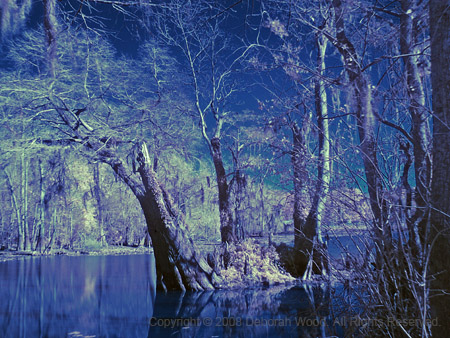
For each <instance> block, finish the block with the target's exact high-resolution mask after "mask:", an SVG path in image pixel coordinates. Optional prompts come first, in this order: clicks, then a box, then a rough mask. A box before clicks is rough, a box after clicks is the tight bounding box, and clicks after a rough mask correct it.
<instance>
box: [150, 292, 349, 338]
mask: <svg viewBox="0 0 450 338" xmlns="http://www.w3.org/2000/svg"><path fill="white" fill-rule="evenodd" d="M330 306H331V304H330V293H329V290H328V289H327V288H321V287H315V288H312V287H307V286H301V285H296V286H291V287H289V288H287V287H286V286H277V287H271V288H266V289H246V290H232V291H225V290H221V291H211V292H200V293H199V292H186V293H180V292H172V293H167V294H163V293H161V294H160V293H158V294H157V296H156V302H155V306H154V308H155V312H154V315H153V316H154V317H153V318H152V320H151V321H150V329H149V333H148V337H169V336H170V337H245V338H250V337H281V336H283V337H284V336H286V337H296V336H298V337H329V336H330V335H334V336H336V335H338V334H339V332H338V331H339V329H340V328H339V327H338V326H336V325H333V318H331V317H330V313H331V312H330ZM165 326H166V327H165Z"/></svg>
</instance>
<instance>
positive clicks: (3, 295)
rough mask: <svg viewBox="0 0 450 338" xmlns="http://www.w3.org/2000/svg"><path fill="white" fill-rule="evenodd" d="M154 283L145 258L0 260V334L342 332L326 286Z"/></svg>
mask: <svg viewBox="0 0 450 338" xmlns="http://www.w3.org/2000/svg"><path fill="white" fill-rule="evenodd" d="M155 282H156V278H155V269H154V259H153V257H152V256H151V255H137V256H84V257H83V256H82V257H67V256H59V257H43V258H25V259H18V260H13V261H8V262H1V263H0V286H1V287H0V299H1V301H0V337H13V338H16V337H88V336H95V337H130V338H131V337H146V336H148V337H169V336H170V337H212V336H218V337H245V338H250V337H280V336H287V337H308V336H311V337H329V336H344V334H343V333H342V332H340V331H339V330H340V328H339V326H337V325H333V316H337V315H339V311H341V310H342V311H347V309H345V308H343V309H341V310H339V311H337V309H338V307H336V292H335V293H334V294H333V301H332V302H331V301H330V300H331V299H332V298H331V296H330V291H329V289H327V288H321V287H315V288H313V287H306V286H302V285H294V286H290V287H286V286H273V287H270V288H265V289H243V290H231V291H230V290H218V291H210V292H186V293H180V292H169V293H167V294H164V293H156V291H155V290H156V289H155V287H156V285H155V284H156V283H155ZM334 291H335V290H334ZM342 313H343V312H342ZM164 320H166V322H167V320H169V321H170V320H173V321H175V322H174V324H173V325H171V324H170V322H169V325H168V327H164V326H163V325H161V324H162V323H164ZM176 320H178V322H177V321H176ZM182 320H184V322H183V321H182ZM205 320H206V321H205ZM171 326H172V327H171Z"/></svg>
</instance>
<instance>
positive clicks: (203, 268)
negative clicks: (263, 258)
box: [99, 143, 218, 291]
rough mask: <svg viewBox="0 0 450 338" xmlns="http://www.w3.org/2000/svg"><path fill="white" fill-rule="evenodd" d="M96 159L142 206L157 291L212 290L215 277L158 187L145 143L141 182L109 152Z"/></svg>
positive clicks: (140, 153) (141, 152)
mask: <svg viewBox="0 0 450 338" xmlns="http://www.w3.org/2000/svg"><path fill="white" fill-rule="evenodd" d="M99 155H100V160H102V161H103V162H105V163H108V164H109V165H110V166H111V167H112V169H113V170H114V171H115V173H116V174H117V175H118V176H119V177H120V178H121V179H122V180H123V181H124V182H125V183H126V184H127V185H128V186H129V187H130V188H131V190H132V191H133V193H134V195H135V196H136V197H137V199H138V201H139V203H140V205H141V208H142V211H143V213H144V216H145V219H146V221H147V226H148V231H149V234H150V237H151V239H152V243H153V249H154V255H155V261H156V271H157V279H158V288H159V289H162V290H165V291H167V290H183V291H184V290H196V291H200V290H208V289H214V282H215V280H216V279H217V278H218V276H217V275H216V274H215V272H214V271H213V269H212V268H211V267H210V266H209V265H208V263H207V262H206V260H205V258H204V257H203V256H202V255H201V254H200V252H199V251H198V250H197V249H196V247H195V245H194V243H193V241H192V239H191V238H190V236H189V230H188V228H187V226H186V224H185V223H184V217H183V215H182V214H180V213H179V212H178V210H177V209H176V208H175V206H174V204H173V202H172V200H171V197H170V196H169V193H168V192H167V191H165V190H164V188H163V187H162V186H161V185H160V184H159V183H158V180H157V179H156V175H155V173H154V171H153V170H152V168H151V164H150V158H149V155H148V150H147V146H146V145H145V143H142V144H141V145H140V149H139V151H138V153H137V156H136V162H137V165H138V166H137V173H138V174H139V177H140V180H136V178H134V177H133V175H132V174H131V173H129V172H128V171H127V169H126V168H125V167H124V165H123V163H122V161H121V160H120V159H119V158H118V157H117V156H115V155H114V153H112V152H111V151H108V150H104V151H100V152H99Z"/></svg>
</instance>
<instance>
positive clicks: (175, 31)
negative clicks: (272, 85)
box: [149, 0, 253, 243]
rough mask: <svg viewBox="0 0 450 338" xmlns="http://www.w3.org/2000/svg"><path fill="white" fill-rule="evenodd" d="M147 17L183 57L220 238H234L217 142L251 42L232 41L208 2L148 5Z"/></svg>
mask: <svg viewBox="0 0 450 338" xmlns="http://www.w3.org/2000/svg"><path fill="white" fill-rule="evenodd" d="M149 20H150V21H151V22H150V25H152V26H156V29H157V31H158V33H159V36H160V37H161V38H162V39H163V40H164V41H165V42H166V43H168V44H170V45H172V46H174V47H176V48H177V49H178V50H179V51H181V53H182V55H183V58H184V63H185V65H186V69H187V73H188V76H189V77H190V85H191V90H190V91H191V96H192V97H193V99H194V105H195V114H196V116H197V118H198V119H199V123H198V126H199V131H200V132H201V135H202V137H203V139H204V140H205V142H206V144H207V146H208V149H209V153H210V155H211V158H212V161H213V163H214V168H215V171H216V180H217V189H218V201H219V212H220V232H221V238H222V242H224V243H225V242H233V241H235V240H236V234H235V229H234V222H233V216H232V209H231V206H230V199H229V182H228V180H227V174H226V171H225V166H224V161H223V154H222V140H223V136H224V128H225V126H226V124H230V123H232V117H231V116H232V114H233V112H232V111H231V110H230V108H228V105H229V103H230V99H231V98H232V97H233V94H234V93H235V92H236V91H238V90H239V86H238V83H237V76H236V74H235V73H236V72H237V70H238V67H239V65H240V62H241V61H242V60H243V59H244V58H245V56H246V55H247V53H248V51H249V50H250V49H251V48H252V47H253V45H249V46H245V47H243V48H238V47H237V46H235V45H233V44H236V41H231V39H230V38H229V36H227V35H226V33H225V32H224V31H223V25H224V24H226V22H227V20H230V18H229V15H228V13H227V9H226V8H225V7H222V6H220V5H219V4H218V3H217V2H213V1H197V2H192V1H185V0H174V1H170V2H169V3H167V4H165V5H164V6H161V7H158V8H152V11H151V12H150V13H149ZM210 129H212V130H210Z"/></svg>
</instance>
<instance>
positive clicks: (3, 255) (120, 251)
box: [0, 246, 153, 262]
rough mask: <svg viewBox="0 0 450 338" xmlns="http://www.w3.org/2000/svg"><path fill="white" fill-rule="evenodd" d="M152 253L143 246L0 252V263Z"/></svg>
mask: <svg viewBox="0 0 450 338" xmlns="http://www.w3.org/2000/svg"><path fill="white" fill-rule="evenodd" d="M149 253H153V248H151V247H150V248H148V247H144V246H139V247H126V246H108V247H105V248H101V249H95V250H91V251H90V250H89V249H86V248H78V249H74V250H66V249H58V250H52V251H50V252H46V253H41V252H38V251H12V250H4V251H0V262H6V261H9V260H14V259H19V258H24V257H52V256H103V255H105V256H120V255H142V254H149Z"/></svg>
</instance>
